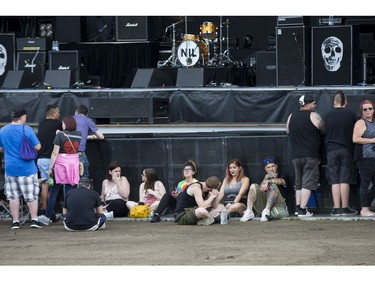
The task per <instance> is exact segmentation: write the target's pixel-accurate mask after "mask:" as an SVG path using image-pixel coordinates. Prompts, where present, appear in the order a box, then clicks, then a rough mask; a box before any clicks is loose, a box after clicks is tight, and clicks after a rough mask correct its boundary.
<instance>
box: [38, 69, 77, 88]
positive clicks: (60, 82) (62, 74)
mask: <svg viewBox="0 0 375 281" xmlns="http://www.w3.org/2000/svg"><path fill="white" fill-rule="evenodd" d="M71 76H72V73H71V70H47V71H46V76H45V79H44V83H46V84H48V85H51V87H53V88H70V86H71V85H72V83H71Z"/></svg>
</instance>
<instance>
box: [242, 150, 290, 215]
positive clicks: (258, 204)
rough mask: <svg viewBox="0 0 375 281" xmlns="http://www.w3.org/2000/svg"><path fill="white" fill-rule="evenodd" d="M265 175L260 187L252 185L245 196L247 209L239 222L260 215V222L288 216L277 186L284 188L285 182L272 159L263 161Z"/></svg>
mask: <svg viewBox="0 0 375 281" xmlns="http://www.w3.org/2000/svg"><path fill="white" fill-rule="evenodd" d="M263 164H264V170H265V171H266V175H265V176H264V179H263V181H262V183H261V184H260V186H259V185H258V184H252V185H251V186H250V189H249V193H248V195H247V208H246V211H245V212H244V214H243V216H242V218H241V219H240V221H242V222H245V221H248V220H250V219H252V218H254V217H255V214H254V211H253V209H254V210H255V212H256V213H257V214H260V213H261V214H262V217H261V219H260V220H261V221H268V220H269V219H270V218H281V217H287V216H288V210H287V208H286V204H285V199H284V197H283V196H282V195H281V193H280V189H279V186H285V185H286V183H285V180H284V179H283V178H282V177H281V176H280V175H279V174H278V172H277V169H278V166H277V164H276V162H275V160H274V158H273V157H269V158H266V159H265V160H264V161H263Z"/></svg>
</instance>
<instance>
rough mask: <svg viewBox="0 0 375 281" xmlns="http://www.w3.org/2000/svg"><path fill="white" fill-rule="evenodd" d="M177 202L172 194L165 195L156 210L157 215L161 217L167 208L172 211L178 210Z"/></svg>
mask: <svg viewBox="0 0 375 281" xmlns="http://www.w3.org/2000/svg"><path fill="white" fill-rule="evenodd" d="M176 204H177V200H176V198H174V197H173V196H172V195H171V194H170V193H165V194H164V195H163V197H162V198H161V199H160V202H159V206H158V207H157V208H156V210H155V213H158V214H159V215H161V214H162V213H163V212H164V210H165V209H166V208H170V209H171V210H172V211H174V210H175V209H176Z"/></svg>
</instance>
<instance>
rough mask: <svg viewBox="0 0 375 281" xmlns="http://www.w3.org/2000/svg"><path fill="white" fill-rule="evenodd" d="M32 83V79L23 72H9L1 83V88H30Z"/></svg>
mask: <svg viewBox="0 0 375 281" xmlns="http://www.w3.org/2000/svg"><path fill="white" fill-rule="evenodd" d="M34 82H35V81H34V77H33V76H32V75H30V74H28V73H27V72H26V71H25V70H9V71H8V72H7V74H6V77H5V80H4V82H3V88H7V89H21V88H31V86H32V84H33V83H34Z"/></svg>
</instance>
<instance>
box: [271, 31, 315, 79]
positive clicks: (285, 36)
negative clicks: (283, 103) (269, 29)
mask: <svg viewBox="0 0 375 281" xmlns="http://www.w3.org/2000/svg"><path fill="white" fill-rule="evenodd" d="M310 35H311V30H310V28H309V27H305V26H283V27H276V67H277V68H276V69H277V71H276V81H277V85H278V86H305V85H309V84H310V65H311V64H310V58H311V56H310V50H311V47H310V42H311V40H310Z"/></svg>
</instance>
